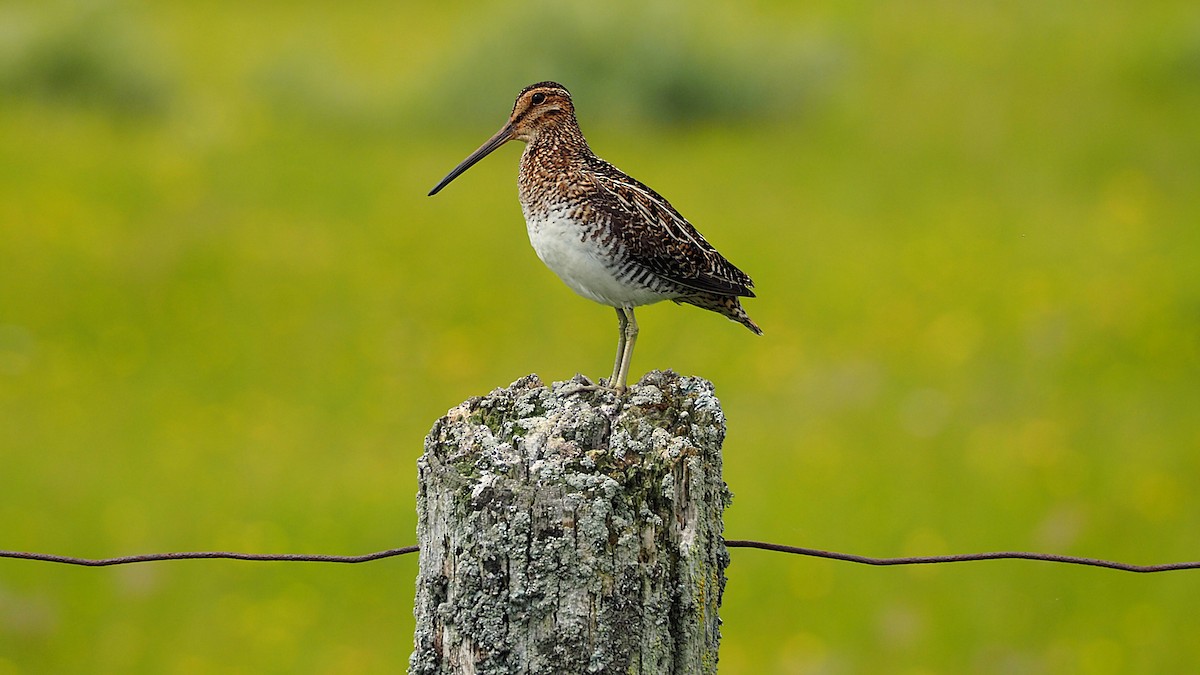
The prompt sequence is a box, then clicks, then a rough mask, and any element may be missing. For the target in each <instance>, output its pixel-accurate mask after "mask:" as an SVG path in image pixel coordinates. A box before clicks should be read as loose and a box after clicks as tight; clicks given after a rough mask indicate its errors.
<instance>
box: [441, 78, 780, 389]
mask: <svg viewBox="0 0 1200 675" xmlns="http://www.w3.org/2000/svg"><path fill="white" fill-rule="evenodd" d="M513 139H517V140H520V141H524V142H525V143H526V144H527V145H526V147H525V152H524V153H523V154H522V155H521V171H520V174H519V178H518V186H519V195H520V199H521V210H522V212H523V213H524V215H525V222H526V224H527V225H528V229H529V241H530V243H531V244H533V248H534V250H535V251H537V254H538V257H539V258H541V259H542V261H543V262H544V263H546V265H547V266H548V267H549V268H550V269H551V270H553V271H554V273H555V274H557V275H558V276H559V277H560V278H561V279H562V280H563V281H564V282H565V283H566V284H567V285H568V286H570V287H571V288H572V289H573V290H574V291H575V292H576V293H579V294H580V295H582V296H584V297H585V298H589V299H591V300H594V301H596V302H599V303H602V304H605V305H609V306H612V307H615V308H616V310H617V318H618V322H619V331H620V338H619V341H618V347H617V360H616V364H615V365H614V367H613V374H612V377H611V378H610V379H609V380H608V386H610V387H613V388H615V389H618V390H624V389H625V385H626V381H627V379H628V375H629V361H630V358H631V357H632V355H633V345H634V342H635V341H636V339H637V331H638V328H637V321H636V320H635V319H634V317H633V308H634V307H636V306H639V305H647V304H651V303H654V302H659V301H661V300H673V301H675V302H677V303H688V304H691V305H695V306H697V307H701V308H703V309H707V310H711V311H714V312H717V313H718V314H722V315H724V316H726V317H728V318H730V319H732V320H733V321H737V322H738V323H740V324H742V325H744V326H746V327H747V328H749V329H750V330H752V331H754V332H755V333H756V334H759V335H761V334H762V331H761V330H760V329H759V327H758V326H757V325H756V324H755V323H754V321H752V320H751V319H750V317H749V316H748V315H747V314H746V312H745V310H743V309H742V305H741V301H740V300H739V298H741V297H754V292H753V291H751V290H750V288H751V287H752V286H753V285H754V283H753V282H752V281H751V280H750V277H749V276H747V275H746V274H745V273H744V272H742V271H741V270H739V269H738V268H736V267H734V266H733V264H732V263H730V262H729V261H728V260H726V259H725V257H724V256H722V255H721V254H720V253H718V252H717V250H716V249H715V248H713V247H712V245H711V244H709V243H708V242H707V241H706V240H705V239H704V237H703V236H701V235H700V233H699V232H697V231H696V228H694V227H692V225H691V223H689V222H688V221H687V220H686V219H685V218H684V217H683V216H682V215H680V214H679V212H678V211H676V210H675V208H674V207H673V206H671V204H670V203H669V202H668V201H667V200H666V199H664V198H663V197H662V196H661V195H659V194H658V193H657V192H655V191H654V190H652V189H650V188H649V187H647V186H646V185H644V184H643V183H641V182H639V181H637V180H636V179H634V178H631V177H630V176H628V175H626V174H624V173H622V172H621V171H620V170H619V169H617V168H616V167H614V166H613V165H612V164H609V163H608V162H606V161H604V160H602V159H600V158H599V157H597V156H596V155H595V154H593V153H592V150H591V148H589V147H588V144H587V140H585V139H584V137H583V133H582V132H581V131H580V130H579V123H578V122H577V121H576V119H575V106H574V104H573V103H572V102H571V94H570V93H569V92H568V91H567V90H566V88H565V87H563V86H562V85H561V84H558V83H555V82H539V83H537V84H533V85H530V86H528V87H525V88H524V89H523V90H521V93H520V94H518V95H517V101H516V103H515V104H514V105H513V110H512V115H511V116H510V117H509V120H508V122H507V123H506V124H505V125H504V127H503V128H501V129H500V131H499V132H497V133H496V135H494V136H492V138H490V139H489V140H488V141H487V142H486V143H484V144H483V145H482V146H480V148H479V149H478V150H476V151H475V152H473V153H471V155H470V156H468V157H467V158H466V159H465V160H463V162H462V163H461V164H459V165H458V166H457V167H455V168H454V170H453V171H451V172H450V173H449V174H448V175H447V176H446V177H445V178H443V179H442V181H441V182H440V183H438V184H437V186H436V187H434V188H433V190H431V191H430V192H429V194H430V195H433V194H436V193H437V192H438V191H439V190H441V189H442V188H443V187H445V186H446V184H447V183H449V182H450V181H452V180H454V179H455V178H456V177H458V176H459V175H460V174H461V173H462V172H464V171H466V170H467V169H469V168H470V167H471V166H472V165H474V164H475V163H476V162H478V161H479V160H480V159H482V158H483V157H485V156H486V155H487V154H488V153H490V152H492V151H493V150H495V149H496V148H498V147H500V146H501V145H503V144H504V143H506V142H508V141H510V140H513Z"/></svg>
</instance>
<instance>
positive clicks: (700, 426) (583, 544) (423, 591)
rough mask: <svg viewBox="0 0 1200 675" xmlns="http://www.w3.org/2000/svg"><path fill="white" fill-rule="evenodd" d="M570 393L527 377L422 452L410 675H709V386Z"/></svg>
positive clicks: (656, 380) (716, 452) (716, 508)
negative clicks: (418, 559) (622, 394)
mask: <svg viewBox="0 0 1200 675" xmlns="http://www.w3.org/2000/svg"><path fill="white" fill-rule="evenodd" d="M582 383H583V382H582V380H572V381H569V382H561V383H555V384H554V385H553V386H552V387H547V386H545V385H544V384H542V382H541V381H540V380H538V378H537V377H536V376H534V375H530V376H527V377H525V378H522V379H520V380H518V381H517V382H514V383H513V384H512V385H511V386H509V387H508V388H506V389H497V390H495V391H493V392H491V393H490V394H488V395H486V396H482V397H477V398H472V399H470V400H468V401H466V402H465V403H463V404H461V405H459V406H458V407H456V408H454V409H452V410H450V411H449V412H448V413H447V414H446V416H445V417H443V418H441V419H440V420H438V421H437V423H436V424H434V426H433V429H432V431H430V433H429V436H428V437H426V439H425V453H424V455H423V456H422V457H421V459H420V460H419V462H418V468H419V472H420V486H419V494H418V498H417V514H418V526H417V535H418V542H419V544H420V546H421V563H420V572H419V574H418V577H417V598H416V608H415V614H416V619H417V629H416V635H415V643H416V645H415V650H414V651H413V654H412V658H411V659H410V663H409V667H410V672H412V673H421V674H432V673H640V674H650V673H679V674H682V673H688V674H689V675H690V674H692V673H715V672H716V671H717V648H718V645H719V642H720V636H721V634H720V628H719V627H720V619H719V618H718V615H717V609H718V607H719V606H720V604H721V593H722V591H723V590H724V586H725V567H726V566H727V565H728V562H729V557H728V554H727V552H726V550H725V544H724V540H723V538H722V530H723V525H722V520H721V516H722V512H723V511H724V509H725V506H726V505H727V504H728V503H729V500H730V493H729V490H728V488H727V487H726V485H725V482H724V481H723V480H722V478H721V443H722V441H723V440H724V437H725V417H724V414H723V413H722V411H721V407H720V403H719V402H718V401H717V399H716V397H715V396H714V395H713V387H712V384H711V383H710V382H708V381H707V380H703V379H700V378H695V377H683V376H680V375H676V374H675V373H672V372H670V371H666V372H659V371H655V372H651V373H649V374H647V375H646V376H645V377H643V378H642V380H641V381H640V382H638V383H637V384H635V385H634V386H633V387H631V388H630V391H629V393H628V394H627V395H626V396H625V397H624V398H623V399H618V397H617V396H616V395H615V394H613V393H611V392H609V391H605V390H599V391H583V392H577V393H572V390H578V389H579V387H580V385H581V384H582Z"/></svg>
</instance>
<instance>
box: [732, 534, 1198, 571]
mask: <svg viewBox="0 0 1200 675" xmlns="http://www.w3.org/2000/svg"><path fill="white" fill-rule="evenodd" d="M725 545H726V546H728V547H729V548H757V549H762V550H764V551H775V552H778V553H792V554H795V555H804V556H809V557H813V558H829V559H831V560H842V561H845V562H853V563H860V564H863V565H877V566H887V565H930V564H936V563H955V562H972V561H976V560H1040V561H1043V562H1052V563H1064V564H1068V565H1086V566H1089V567H1105V568H1108V569H1112V570H1120V571H1122V572H1138V573H1142V574H1145V573H1149V572H1170V571H1172V570H1191V569H1200V561H1193V562H1177V563H1164V564H1160V565H1134V564H1131V563H1123V562H1116V561H1113V560H1101V559H1099V558H1082V557H1079V556H1073V555H1058V554H1055V553H1028V552H1025V551H997V552H993V553H957V554H951V555H926V556H908V557H903V558H871V557H869V556H865V555H854V554H852V553H837V552H834V551H822V550H820V549H815V548H802V547H800V546H786V545H784V544H772V543H769V542H765V541H752V540H749V539H726V540H725Z"/></svg>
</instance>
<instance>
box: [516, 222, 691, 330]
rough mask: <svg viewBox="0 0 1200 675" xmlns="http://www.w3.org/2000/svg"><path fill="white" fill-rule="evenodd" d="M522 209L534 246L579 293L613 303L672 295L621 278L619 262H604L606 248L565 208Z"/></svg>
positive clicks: (638, 302) (640, 302)
mask: <svg viewBox="0 0 1200 675" xmlns="http://www.w3.org/2000/svg"><path fill="white" fill-rule="evenodd" d="M522 210H523V211H524V212H525V225H526V226H527V228H528V230H529V243H530V244H533V250H534V251H536V252H537V255H538V257H539V258H541V259H542V262H544V263H546V267H549V268H550V270H551V271H553V272H554V273H555V274H557V275H558V278H560V279H562V280H563V283H565V284H566V285H567V286H570V287H571V290H573V291H575V292H576V293H578V294H580V295H582V296H583V297H585V298H587V299H589V300H593V301H595V302H598V303H600V304H603V305H610V306H612V307H624V306H629V307H633V306H637V305H648V304H650V303H652V302H658V301H660V300H666V299H668V298H670V297H671V296H670V295H667V294H664V293H660V292H656V291H653V290H650V289H648V288H645V287H644V286H642V285H641V284H635V283H627V282H624V281H621V280H620V279H618V278H617V276H616V266H615V265H612V264H611V263H609V264H606V262H605V261H606V260H609V257H610V256H609V254H608V253H607V252H606V250H605V249H604V248H603V247H601V246H600V244H598V243H597V242H595V241H593V240H591V239H588V238H586V237H584V236H583V230H582V229H581V228H580V226H579V225H578V224H576V223H575V222H574V221H572V220H571V219H570V218H568V217H567V215H566V213H565V212H563V211H559V210H552V211H550V212H548V213H546V212H543V213H541V214H537V215H534V214H531V213H530V212H529V210H527V209H524V208H523V207H522Z"/></svg>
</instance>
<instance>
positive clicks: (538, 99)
mask: <svg viewBox="0 0 1200 675" xmlns="http://www.w3.org/2000/svg"><path fill="white" fill-rule="evenodd" d="M529 100H530V101H531V102H532V103H533V104H534V105H541V104H543V103H545V102H546V95H545V94H543V93H542V92H540V91H539V92H538V93H536V94H534V95H533V97H532V98H530V99H529Z"/></svg>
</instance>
